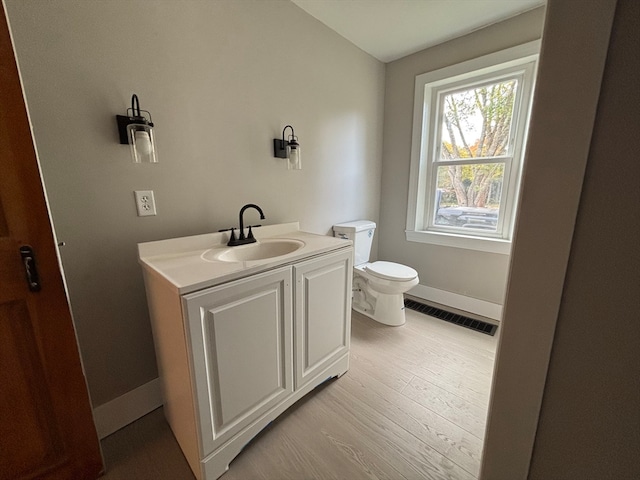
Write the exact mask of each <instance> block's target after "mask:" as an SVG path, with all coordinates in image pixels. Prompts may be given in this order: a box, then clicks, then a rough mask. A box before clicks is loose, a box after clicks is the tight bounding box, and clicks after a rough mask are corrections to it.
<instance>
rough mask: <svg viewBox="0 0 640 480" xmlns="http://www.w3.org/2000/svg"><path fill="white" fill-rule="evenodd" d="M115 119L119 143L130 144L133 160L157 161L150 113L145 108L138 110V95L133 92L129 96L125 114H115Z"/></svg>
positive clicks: (140, 161) (138, 161)
mask: <svg viewBox="0 0 640 480" xmlns="http://www.w3.org/2000/svg"><path fill="white" fill-rule="evenodd" d="M143 113H145V114H146V116H145V115H143ZM147 116H148V117H149V118H148V119H147V118H146V117H147ZM116 120H117V122H118V133H119V134H120V143H121V144H122V145H127V144H129V145H131V157H132V158H133V161H134V162H135V163H142V162H148V163H158V157H157V154H156V139H155V135H154V133H153V122H152V121H151V114H150V113H149V112H148V111H146V110H140V103H139V102H138V96H137V95H136V94H135V93H134V94H133V96H132V97H131V108H128V109H127V115H126V116H125V115H116Z"/></svg>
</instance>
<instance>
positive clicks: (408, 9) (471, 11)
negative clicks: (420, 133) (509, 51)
mask: <svg viewBox="0 0 640 480" xmlns="http://www.w3.org/2000/svg"><path fill="white" fill-rule="evenodd" d="M291 1H292V2H293V3H295V4H296V5H298V6H299V7H300V8H302V9H303V10H305V11H306V12H307V13H309V14H310V15H312V16H314V17H315V18H317V19H318V20H320V21H321V22H322V23H324V24H325V25H327V26H328V27H329V28H331V29H332V30H334V31H336V32H337V33H339V34H340V35H342V36H343V37H344V38H346V39H347V40H349V41H350V42H351V43H353V44H355V45H356V46H358V47H359V48H361V49H362V50H364V51H365V52H367V53H369V54H370V55H372V56H374V57H375V58H377V59H378V60H380V61H382V62H385V63H387V62H391V61H393V60H396V59H398V58H401V57H404V56H406V55H410V54H412V53H415V52H418V51H420V50H423V49H425V48H427V47H431V46H433V45H437V44H439V43H442V42H446V41H447V40H451V39H452V38H456V37H460V36H462V35H466V34H467V33H469V32H472V31H473V30H477V29H478V28H482V27H485V26H487V25H491V24H492V23H496V22H499V21H501V20H504V19H506V18H509V17H512V16H514V15H517V14H519V13H522V12H525V11H527V10H531V9H533V8H535V7H538V6H540V5H544V4H545V3H546V0H291Z"/></svg>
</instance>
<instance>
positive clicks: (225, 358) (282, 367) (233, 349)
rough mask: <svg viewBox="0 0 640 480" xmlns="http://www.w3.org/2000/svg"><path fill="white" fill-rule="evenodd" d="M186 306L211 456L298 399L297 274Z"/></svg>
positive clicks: (245, 282)
mask: <svg viewBox="0 0 640 480" xmlns="http://www.w3.org/2000/svg"><path fill="white" fill-rule="evenodd" d="M183 298H184V300H183V305H184V306H185V308H184V310H185V311H186V312H187V315H188V320H187V321H188V330H189V337H190V345H191V354H192V356H193V373H194V378H195V388H196V393H197V398H198V401H197V403H198V408H199V415H200V431H201V432H202V433H201V434H202V442H201V445H202V448H203V451H202V452H201V453H202V455H203V456H206V455H208V454H209V453H211V452H212V451H213V450H214V449H215V448H217V447H219V446H220V445H221V444H223V443H224V442H226V441H227V440H228V439H229V438H231V437H232V436H233V435H235V434H236V433H237V432H239V431H240V430H242V429H243V428H245V427H246V426H247V425H249V424H250V423H251V422H252V421H253V420H255V419H256V418H258V417H260V416H261V415H262V414H264V413H265V412H266V411H267V410H269V409H270V408H272V407H273V406H275V405H277V404H278V403H280V402H281V401H282V400H284V399H285V398H286V397H287V396H289V395H290V394H291V393H293V372H292V365H291V363H292V362H291V356H292V353H291V350H292V343H293V331H292V330H293V316H292V309H291V267H286V268H280V269H277V270H272V271H270V272H266V273H262V274H258V275H252V276H250V277H248V278H243V279H241V280H236V281H234V282H230V283H228V284H225V285H221V286H219V287H213V288H209V289H206V290H202V291H200V292H196V293H191V294H189V295H185V296H184V297H183Z"/></svg>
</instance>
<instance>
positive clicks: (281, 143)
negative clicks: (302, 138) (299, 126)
mask: <svg viewBox="0 0 640 480" xmlns="http://www.w3.org/2000/svg"><path fill="white" fill-rule="evenodd" d="M287 128H290V129H291V135H289V139H288V140H285V139H284V132H285V131H286V130H287ZM273 156H274V157H277V158H286V159H287V166H288V168H289V170H302V160H301V158H300V144H299V143H298V137H296V135H295V133H294V132H293V127H292V126H291V125H287V126H286V127H284V128H283V129H282V139H280V138H274V139H273Z"/></svg>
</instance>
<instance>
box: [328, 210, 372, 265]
mask: <svg viewBox="0 0 640 480" xmlns="http://www.w3.org/2000/svg"><path fill="white" fill-rule="evenodd" d="M375 229H376V224H375V223H374V222H372V221H370V220H356V221H353V222H345V223H338V224H337V225H334V226H333V236H334V237H340V238H346V239H349V240H351V241H352V242H353V251H354V257H355V258H354V265H362V264H363V263H367V262H368V261H369V255H370V254H371V244H372V243H373V233H374V231H375Z"/></svg>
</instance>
